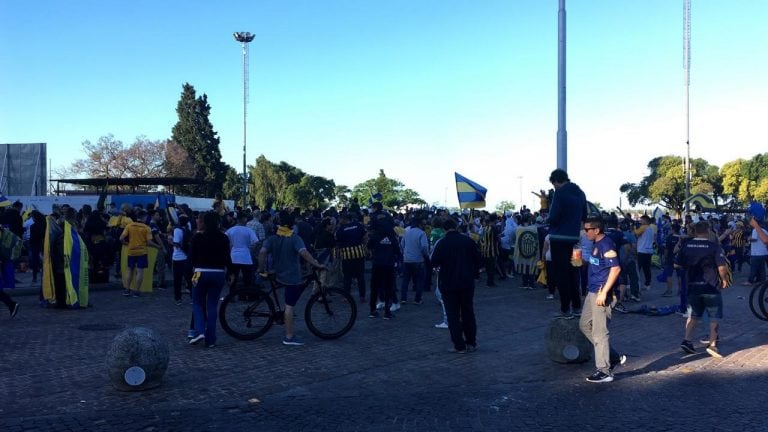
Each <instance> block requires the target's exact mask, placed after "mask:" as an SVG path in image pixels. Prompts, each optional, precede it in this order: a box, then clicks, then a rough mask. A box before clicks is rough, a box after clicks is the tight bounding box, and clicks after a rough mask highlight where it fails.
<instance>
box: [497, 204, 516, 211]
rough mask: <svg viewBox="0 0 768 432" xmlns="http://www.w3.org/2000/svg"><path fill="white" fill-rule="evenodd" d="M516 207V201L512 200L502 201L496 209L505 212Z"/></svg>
mask: <svg viewBox="0 0 768 432" xmlns="http://www.w3.org/2000/svg"><path fill="white" fill-rule="evenodd" d="M514 209H515V203H513V202H512V201H501V202H500V203H498V204H496V211H498V212H501V213H504V212H506V211H509V210H514Z"/></svg>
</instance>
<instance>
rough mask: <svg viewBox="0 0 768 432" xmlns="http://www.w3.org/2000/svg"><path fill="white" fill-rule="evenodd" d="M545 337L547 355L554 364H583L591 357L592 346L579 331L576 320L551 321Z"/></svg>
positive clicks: (557, 319) (556, 319)
mask: <svg viewBox="0 0 768 432" xmlns="http://www.w3.org/2000/svg"><path fill="white" fill-rule="evenodd" d="M546 337H547V354H548V355H549V358H550V359H551V360H552V361H554V362H557V363H584V362H585V361H587V360H589V359H590V358H591V357H592V351H593V349H592V344H591V343H590V342H589V339H587V338H586V337H585V336H584V334H583V333H582V332H581V330H580V329H579V320H578V319H559V318H555V319H553V320H552V322H551V323H550V324H549V329H547V336H546Z"/></svg>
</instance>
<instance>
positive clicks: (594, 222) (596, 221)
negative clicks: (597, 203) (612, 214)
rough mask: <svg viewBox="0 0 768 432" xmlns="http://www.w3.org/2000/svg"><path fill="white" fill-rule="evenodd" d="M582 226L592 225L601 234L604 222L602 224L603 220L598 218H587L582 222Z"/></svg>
mask: <svg viewBox="0 0 768 432" xmlns="http://www.w3.org/2000/svg"><path fill="white" fill-rule="evenodd" d="M584 224H590V225H592V227H594V228H597V231H598V232H600V233H602V232H603V229H604V228H605V222H603V218H602V217H600V216H588V217H587V219H586V220H585V221H584Z"/></svg>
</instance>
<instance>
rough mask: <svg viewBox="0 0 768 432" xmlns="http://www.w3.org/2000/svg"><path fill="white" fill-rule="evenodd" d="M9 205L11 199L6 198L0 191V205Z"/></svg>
mask: <svg viewBox="0 0 768 432" xmlns="http://www.w3.org/2000/svg"><path fill="white" fill-rule="evenodd" d="M10 205H11V200H9V199H8V197H7V196H5V194H3V193H2V192H0V207H8V206H10Z"/></svg>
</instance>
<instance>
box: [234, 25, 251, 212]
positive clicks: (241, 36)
mask: <svg viewBox="0 0 768 432" xmlns="http://www.w3.org/2000/svg"><path fill="white" fill-rule="evenodd" d="M233 36H234V37H235V40H236V41H238V42H240V43H241V44H242V46H243V208H245V206H246V204H247V199H248V198H247V197H248V195H247V193H248V172H247V171H246V170H245V146H246V142H247V140H246V133H247V132H246V106H247V104H248V44H249V43H250V42H251V41H253V38H254V37H256V35H253V34H251V33H250V32H235V33H234V34H233Z"/></svg>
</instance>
